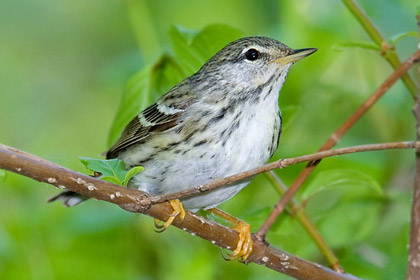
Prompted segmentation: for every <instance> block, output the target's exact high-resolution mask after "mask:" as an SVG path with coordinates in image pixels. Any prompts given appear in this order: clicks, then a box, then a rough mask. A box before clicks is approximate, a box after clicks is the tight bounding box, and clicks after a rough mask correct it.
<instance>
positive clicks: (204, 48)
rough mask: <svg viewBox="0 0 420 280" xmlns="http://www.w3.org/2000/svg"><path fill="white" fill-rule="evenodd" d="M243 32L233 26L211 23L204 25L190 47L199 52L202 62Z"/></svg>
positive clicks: (241, 35) (242, 34) (239, 36)
mask: <svg viewBox="0 0 420 280" xmlns="http://www.w3.org/2000/svg"><path fill="white" fill-rule="evenodd" d="M244 36H245V34H244V33H243V32H242V31H241V30H239V29H236V28H234V27H231V26H228V25H224V24H213V25H209V26H207V27H205V28H204V29H203V30H202V31H200V33H198V34H197V36H196V37H195V38H194V40H193V42H192V48H194V49H196V50H197V53H199V54H200V58H201V63H202V64H204V63H205V62H206V61H207V60H208V59H209V58H210V57H212V56H213V55H214V54H216V53H217V52H218V51H219V50H221V49H222V48H223V47H225V46H226V45H227V44H229V43H230V42H232V41H235V40H237V39H239V38H242V37H244Z"/></svg>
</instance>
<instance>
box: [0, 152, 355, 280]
mask: <svg viewBox="0 0 420 280" xmlns="http://www.w3.org/2000/svg"><path fill="white" fill-rule="evenodd" d="M0 168H3V169H6V170H9V171H11V172H15V173H18V174H21V175H24V176H26V177H29V178H32V179H35V180H37V181H40V182H45V183H49V184H52V185H55V186H56V187H58V188H64V187H65V188H66V189H69V190H71V191H74V192H77V193H80V194H82V195H85V196H88V197H92V198H95V199H99V200H105V201H108V202H111V203H114V204H117V205H119V206H120V207H121V208H123V209H125V210H127V211H131V212H134V213H138V212H140V213H144V214H147V215H149V216H152V217H154V218H157V219H159V220H166V219H168V217H169V215H170V214H171V212H172V210H173V209H172V208H171V206H170V205H169V203H163V204H157V205H153V206H151V207H150V208H146V207H144V205H142V204H140V202H141V200H143V197H144V196H145V194H144V193H143V192H140V191H138V190H133V189H129V188H123V187H121V186H117V185H114V184H112V183H109V182H106V181H102V180H99V179H97V178H94V177H90V176H87V175H84V174H81V173H78V172H76V171H73V170H71V169H68V168H65V167H62V166H59V165H57V164H55V163H52V162H49V161H47V160H44V159H41V158H39V157H37V156H34V155H31V154H28V153H25V152H22V151H19V150H17V149H14V148H10V147H7V146H5V145H2V144H0ZM173 225H174V226H176V227H178V228H181V229H183V230H184V231H187V232H189V233H190V234H192V235H196V236H199V237H201V238H203V239H206V240H209V241H211V243H213V244H215V245H217V246H219V247H222V248H227V249H231V248H234V247H235V246H236V244H237V242H238V237H239V235H238V233H237V232H236V231H234V230H232V229H230V228H227V227H224V226H222V225H220V224H217V223H215V222H210V221H207V220H205V219H203V218H202V217H200V216H197V215H195V214H194V213H192V212H189V211H187V214H186V216H185V219H184V220H183V221H180V219H178V218H176V219H175V220H174V222H173ZM248 260H249V261H250V262H254V263H257V264H260V265H263V266H266V267H268V268H270V269H273V270H276V271H278V272H281V273H284V274H286V275H289V276H291V277H294V278H296V279H304V280H306V279H307V280H309V279H315V280H321V279H323V280H335V279H343V280H345V279H347V280H350V279H353V280H355V279H357V278H356V277H355V276H352V275H350V274H340V273H337V272H335V271H333V270H331V269H328V268H326V267H323V266H320V265H318V264H314V263H311V262H309V261H306V260H302V259H299V258H297V257H296V256H294V255H291V254H289V253H286V252H284V251H281V250H279V249H276V248H274V247H272V246H270V245H269V244H267V243H264V242H260V241H258V240H257V239H255V238H254V245H253V251H252V254H251V255H250V256H249V258H248Z"/></svg>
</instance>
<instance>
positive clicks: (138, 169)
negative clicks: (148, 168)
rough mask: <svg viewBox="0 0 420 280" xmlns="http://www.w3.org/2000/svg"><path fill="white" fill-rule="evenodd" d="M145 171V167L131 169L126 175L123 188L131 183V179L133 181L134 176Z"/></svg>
mask: <svg viewBox="0 0 420 280" xmlns="http://www.w3.org/2000/svg"><path fill="white" fill-rule="evenodd" d="M143 170H144V167H143V166H135V167H133V168H131V169H130V170H129V171H128V172H127V174H125V178H124V181H123V182H122V185H123V186H127V184H128V182H129V181H130V179H131V178H132V177H133V176H134V175H136V174H138V173H140V172H142V171H143Z"/></svg>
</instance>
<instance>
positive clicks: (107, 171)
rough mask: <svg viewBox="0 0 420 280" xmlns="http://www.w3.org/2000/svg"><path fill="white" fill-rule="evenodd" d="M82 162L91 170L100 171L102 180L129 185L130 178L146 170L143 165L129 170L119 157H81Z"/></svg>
mask: <svg viewBox="0 0 420 280" xmlns="http://www.w3.org/2000/svg"><path fill="white" fill-rule="evenodd" d="M79 159H80V161H81V162H82V164H83V165H84V166H85V167H86V168H87V169H89V170H90V171H92V172H94V171H96V172H100V173H101V174H102V176H101V177H100V179H101V180H104V181H107V182H111V183H114V184H117V185H121V186H127V184H128V182H129V181H130V179H131V178H132V177H133V176H134V175H136V174H137V173H139V172H141V171H143V170H144V168H143V167H142V166H135V167H133V168H131V169H130V170H128V171H127V169H126V168H125V164H124V162H123V161H122V160H119V159H97V158H86V157H79Z"/></svg>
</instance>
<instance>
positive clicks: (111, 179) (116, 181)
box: [100, 176, 123, 186]
mask: <svg viewBox="0 0 420 280" xmlns="http://www.w3.org/2000/svg"><path fill="white" fill-rule="evenodd" d="M100 178H101V180H104V181H107V182H110V183H113V184H117V185H120V186H123V182H121V180H120V179H118V178H117V177H114V176H101V177H100Z"/></svg>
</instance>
